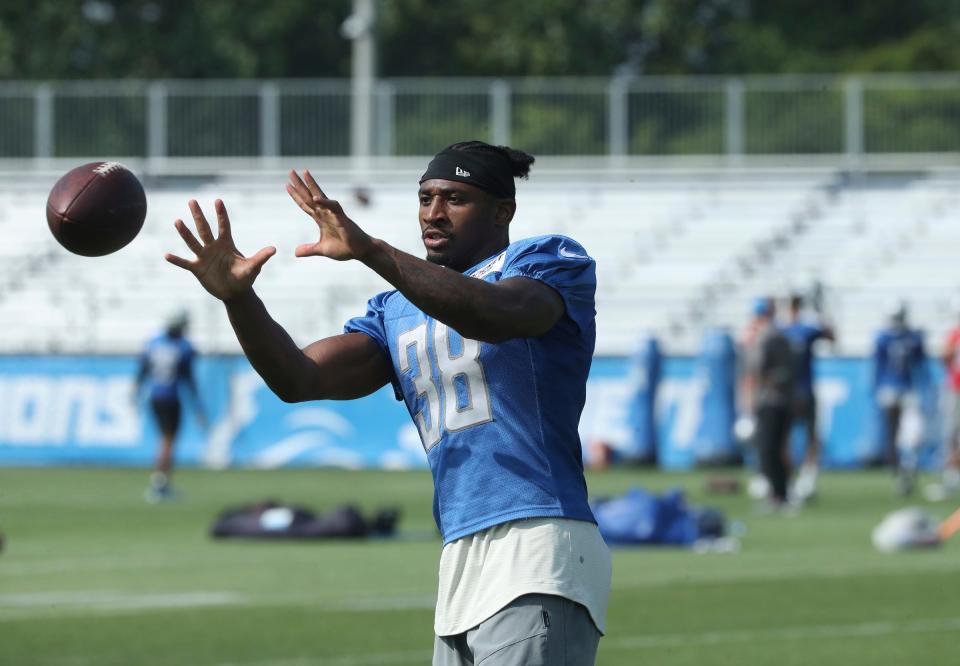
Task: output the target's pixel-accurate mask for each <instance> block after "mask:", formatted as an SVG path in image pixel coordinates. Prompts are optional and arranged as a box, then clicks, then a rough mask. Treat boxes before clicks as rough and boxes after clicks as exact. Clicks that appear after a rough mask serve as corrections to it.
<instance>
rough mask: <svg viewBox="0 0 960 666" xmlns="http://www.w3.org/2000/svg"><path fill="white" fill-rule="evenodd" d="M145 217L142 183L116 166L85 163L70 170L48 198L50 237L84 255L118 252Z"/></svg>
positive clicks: (113, 163)
mask: <svg viewBox="0 0 960 666" xmlns="http://www.w3.org/2000/svg"><path fill="white" fill-rule="evenodd" d="M146 215H147V197H146V195H145V194H144V192H143V185H141V184H140V181H139V180H137V177H136V176H134V175H133V173H132V172H131V171H130V170H129V169H127V168H126V167H125V166H123V165H122V164H120V163H119V162H90V163H88V164H83V165H81V166H78V167H76V168H74V169H71V170H70V171H68V172H67V173H65V174H64V175H63V177H62V178H60V180H58V181H57V183H56V185H54V186H53V189H52V190H50V196H49V197H47V224H48V225H49V226H50V231H51V233H53V237H54V238H56V239H57V241H58V242H59V243H60V244H61V245H62V246H63V247H65V248H67V249H68V250H70V251H71V252H73V253H74V254H80V255H83V256H85V257H101V256H103V255H105V254H110V253H111V252H116V251H117V250H119V249H120V248H122V247H123V246H124V245H126V244H127V243H129V242H130V241H132V240H133V239H134V238H135V237H136V235H137V234H138V233H139V232H140V229H141V228H142V227H143V219H144V217H146Z"/></svg>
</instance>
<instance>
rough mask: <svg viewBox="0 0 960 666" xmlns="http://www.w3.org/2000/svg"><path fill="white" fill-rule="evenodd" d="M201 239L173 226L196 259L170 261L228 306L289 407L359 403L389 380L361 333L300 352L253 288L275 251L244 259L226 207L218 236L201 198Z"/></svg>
mask: <svg viewBox="0 0 960 666" xmlns="http://www.w3.org/2000/svg"><path fill="white" fill-rule="evenodd" d="M189 205H190V212H191V214H192V215H193V219H194V222H195V224H196V228H197V235H198V236H199V240H198V239H197V238H196V237H195V236H194V235H193V233H192V232H191V231H190V230H189V229H188V228H187V226H186V225H185V224H184V223H183V220H177V221H176V222H175V226H176V228H177V231H178V232H179V233H180V237H181V238H183V241H184V243H186V245H187V247H188V248H189V249H190V250H191V251H192V252H193V253H194V254H195V255H196V259H193V260H190V259H184V258H183V257H179V256H176V255H173V254H167V255H165V258H166V260H167V261H169V262H170V263H171V264H173V265H175V266H179V267H180V268H183V269H185V270H188V271H190V272H191V273H193V275H194V276H195V277H196V278H197V280H198V281H199V282H200V284H201V285H202V286H203V288H204V289H206V290H207V291H208V292H210V294H212V295H213V296H215V297H216V298H218V299H220V300H221V301H223V303H224V305H225V306H226V308H227V314H228V316H229V317H230V323H231V325H232V326H233V329H234V331H235V332H236V334H237V339H238V340H239V342H240V346H241V347H242V348H243V351H244V353H245V354H246V356H247V358H248V359H249V360H250V363H251V365H253V367H254V369H255V370H256V371H257V372H258V373H259V374H260V376H261V377H263V380H264V381H265V382H266V383H267V386H269V387H270V389H271V390H272V391H273V392H274V393H276V394H277V395H278V396H279V397H280V398H281V399H282V400H284V401H286V402H301V401H304V400H322V399H349V398H357V397H360V396H363V395H367V394H369V393H372V392H374V391H376V390H377V389H378V388H380V387H381V386H383V385H385V384H386V383H387V382H388V381H389V380H390V365H389V362H388V360H387V358H386V356H385V355H384V354H383V352H382V351H381V350H380V348H379V347H378V346H377V344H376V342H374V341H373V339H371V338H370V337H368V336H367V335H365V334H363V333H347V334H344V335H337V336H333V337H330V338H325V339H323V340H318V341H317V342H314V343H313V344H311V345H309V346H307V347H306V348H304V349H300V348H299V347H298V346H297V344H296V343H295V342H294V341H293V339H292V338H291V337H290V335H289V334H288V333H287V332H286V331H285V330H284V329H283V327H282V326H280V325H279V324H278V323H277V322H276V321H274V319H273V318H272V317H271V316H270V314H269V313H268V312H267V309H266V307H264V305H263V302H262V301H261V300H260V298H259V297H258V296H257V295H256V294H255V293H254V291H253V283H254V281H255V280H256V278H257V275H259V273H260V269H261V268H263V265H264V264H265V263H266V262H267V260H268V259H270V257H272V256H273V255H274V254H275V253H276V249H275V248H273V247H265V248H263V249H262V250H260V251H259V252H257V253H256V254H254V255H253V256H252V257H244V256H243V255H242V254H241V253H240V252H239V250H237V247H236V245H235V244H234V241H233V237H232V235H231V232H230V220H229V218H228V217H227V210H226V208H225V207H224V205H223V202H222V201H220V200H217V201H216V203H215V209H216V212H217V223H218V226H219V233H218V235H217V237H216V238H214V236H213V232H212V231H211V229H210V225H209V224H208V223H207V220H206V218H205V217H204V215H203V212H202V211H201V210H200V207H199V205H197V202H196V201H190V204H189Z"/></svg>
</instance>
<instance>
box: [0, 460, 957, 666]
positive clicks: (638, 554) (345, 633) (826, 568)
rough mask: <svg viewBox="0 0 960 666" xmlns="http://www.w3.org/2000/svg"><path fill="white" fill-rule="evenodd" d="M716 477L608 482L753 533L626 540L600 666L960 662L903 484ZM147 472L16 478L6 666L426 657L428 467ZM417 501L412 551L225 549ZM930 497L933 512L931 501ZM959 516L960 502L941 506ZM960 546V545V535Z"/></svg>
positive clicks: (855, 477)
mask: <svg viewBox="0 0 960 666" xmlns="http://www.w3.org/2000/svg"><path fill="white" fill-rule="evenodd" d="M705 476H706V475H705V474H703V473H693V474H683V475H673V474H663V473H654V472H640V471H636V470H615V471H611V472H607V473H602V474H597V473H595V474H591V475H590V477H589V484H590V488H591V492H592V494H593V495H594V496H598V495H607V494H613V493H616V492H620V491H622V490H625V489H626V488H628V487H630V486H631V485H643V486H644V487H646V488H648V489H654V490H660V489H665V488H667V487H671V486H680V487H683V488H685V489H686V490H687V492H688V496H689V499H690V501H691V503H692V504H695V505H698V506H703V505H710V506H716V507H718V508H720V509H722V510H723V511H724V512H725V513H726V514H727V515H728V516H729V517H730V518H732V519H733V520H736V521H740V522H741V523H743V524H744V525H745V526H746V534H745V536H744V537H743V539H742V550H741V551H740V552H739V553H734V554H719V553H709V554H696V553H694V552H692V551H686V550H675V549H618V550H616V551H614V578H613V591H612V596H611V602H610V608H609V615H608V627H607V629H608V635H607V637H606V638H604V639H603V641H602V642H601V648H600V654H599V658H598V663H599V664H603V665H610V666H614V665H619V664H623V665H626V664H631V665H632V664H638V663H643V664H660V665H668V666H672V665H681V664H690V665H691V666H692V665H696V666H710V665H712V664H717V665H720V664H724V665H726V664H738V665H747V664H772V663H776V664H778V665H781V666H788V665H792V664H797V665H800V664H804V665H807V664H817V665H818V666H825V665H827V664H838V665H842V666H857V665H859V664H864V665H867V664H869V665H870V666H884V665H891V666H893V665H898V666H899V665H902V664H919V663H923V664H947V663H954V661H953V660H954V659H955V654H956V643H955V641H956V635H957V632H958V630H960V600H958V598H957V595H956V593H955V591H954V583H955V581H956V577H957V574H958V573H960V558H958V548H960V545H958V543H948V544H947V545H946V546H945V547H943V548H941V549H939V550H935V551H929V552H911V553H901V554H894V555H883V554H880V553H877V552H876V551H874V550H873V548H872V546H871V545H870V530H871V529H872V528H873V526H874V525H875V524H876V523H877V522H879V520H880V519H881V518H882V517H883V516H884V515H885V514H886V513H887V512H888V511H891V510H893V509H895V508H897V507H899V506H901V505H902V502H901V501H899V500H898V499H897V498H896V497H895V496H894V494H893V485H892V482H891V479H890V478H889V476H887V475H884V474H881V473H874V472H865V473H857V474H828V475H824V476H823V478H822V481H821V499H820V500H819V501H818V503H817V504H815V505H814V506H811V507H809V508H806V509H804V510H803V511H802V512H801V513H800V514H799V515H796V516H784V515H761V514H758V513H757V512H756V511H755V510H754V507H753V506H752V504H751V503H750V502H749V500H747V499H746V498H745V497H744V496H743V495H731V496H707V495H706V494H705V492H704V487H705V484H704V480H705ZM146 477H147V474H146V472H144V471H142V470H118V469H0V530H2V532H3V533H4V534H5V536H6V546H5V548H4V551H3V553H0V664H11V665H17V666H30V665H34V664H44V665H48V664H49V665H55V666H83V665H87V664H89V665H91V666H92V665H96V666H112V665H116V666H121V665H122V666H130V665H139V664H144V665H154V664H156V665H161V664H163V665H165V666H167V665H184V666H225V665H227V664H230V665H234V666H307V665H311V664H331V665H342V666H350V665H361V664H396V665H403V664H426V663H429V660H430V653H431V647H432V630H431V628H432V606H433V600H434V594H435V589H436V587H435V586H436V566H437V560H438V556H439V548H440V543H439V539H438V537H437V536H436V533H435V531H434V528H433V521H432V517H431V514H430V494H431V484H430V479H429V475H428V474H426V473H423V472H346V471H336V470H295V471H270V472H262V471H256V472H255V471H229V472H206V471H194V470H185V471H182V472H180V473H178V475H177V483H178V486H179V487H180V488H181V489H182V490H183V491H184V494H185V497H184V500H183V501H181V502H177V503H170V504H164V505H158V506H151V505H148V504H146V503H145V502H144V501H143V499H142V491H143V488H144V485H145V482H146ZM266 497H275V498H279V499H283V500H284V501H288V502H299V503H303V504H305V505H308V506H311V507H313V508H315V509H318V510H323V509H325V508H329V507H331V506H334V505H336V504H339V503H343V502H345V501H354V502H356V503H358V504H359V505H360V506H361V507H363V508H364V509H365V510H368V511H369V510H372V509H374V508H376V507H378V506H383V505H391V504H392V505H398V506H400V507H401V509H402V511H403V517H402V520H401V523H400V526H401V534H400V537H399V538H398V539H395V540H390V541H371V542H362V543H361V542H345V541H340V542H328V543H310V544H303V543H256V542H215V541H212V540H211V539H209V538H208V537H207V536H206V530H207V529H208V527H209V525H210V523H211V522H212V520H213V518H214V516H215V515H216V514H217V513H218V512H219V511H220V510H221V509H222V508H224V507H226V506H229V505H235V504H242V503H248V502H250V501H253V500H258V499H263V498H266ZM914 503H919V504H923V502H922V500H915V501H914ZM926 508H927V509H928V510H929V511H930V512H931V513H932V514H933V515H934V516H935V517H938V518H944V517H946V515H947V514H948V513H949V512H950V510H952V508H953V506H949V505H947V504H940V505H928V506H927V507H926ZM957 538H958V539H960V537H957Z"/></svg>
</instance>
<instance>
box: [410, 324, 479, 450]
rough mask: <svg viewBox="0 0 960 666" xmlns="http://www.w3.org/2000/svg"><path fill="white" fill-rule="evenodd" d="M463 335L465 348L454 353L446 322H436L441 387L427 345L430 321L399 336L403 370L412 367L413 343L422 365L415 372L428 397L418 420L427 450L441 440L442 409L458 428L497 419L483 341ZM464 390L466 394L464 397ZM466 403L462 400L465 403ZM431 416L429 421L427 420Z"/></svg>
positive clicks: (435, 349)
mask: <svg viewBox="0 0 960 666" xmlns="http://www.w3.org/2000/svg"><path fill="white" fill-rule="evenodd" d="M460 339H461V349H460V351H459V352H458V353H456V354H455V353H454V351H453V348H452V345H451V340H450V336H449V328H448V327H447V325H446V324H442V323H440V322H436V324H435V325H434V328H433V345H432V346H433V352H434V356H435V357H436V359H437V375H438V376H439V378H440V386H439V387H438V386H437V385H436V383H435V382H434V380H433V372H432V368H431V365H430V357H431V354H430V352H429V350H428V349H427V324H426V323H423V324H420V325H419V326H417V327H416V328H414V329H413V330H410V331H407V332H405V333H401V334H400V337H399V339H398V344H397V346H398V348H399V349H398V352H399V355H400V359H399V363H400V372H406V371H407V370H409V369H410V359H409V354H410V351H409V350H410V347H413V348H414V355H415V356H416V358H417V365H418V366H419V369H418V372H417V374H415V375H413V385H414V388H416V390H417V398H418V399H419V398H420V397H421V396H425V397H426V401H425V402H426V404H425V406H424V408H423V409H422V410H420V411H419V412H417V414H416V416H415V417H414V420H415V421H416V423H417V428H418V429H419V430H420V439H421V441H422V442H423V448H424V449H425V450H427V451H429V450H430V449H432V448H433V447H434V446H436V444H437V442H439V441H440V411H441V409H442V411H443V423H444V427H445V428H446V429H447V430H448V431H450V432H454V431H457V430H464V429H465V428H470V427H473V426H475V425H480V424H481V423H487V422H488V421H492V420H493V415H492V414H491V411H490V393H489V390H488V389H487V380H486V377H485V376H484V374H483V366H482V365H481V364H480V343H479V342H477V341H476V340H469V339H467V338H460ZM458 387H459V389H460V390H459V391H458ZM460 394H463V395H464V396H465V399H464V400H463V401H461V400H460ZM441 403H442V404H441ZM461 403H462V404H461ZM428 419H429V424H428V423H427V422H426V421H427V420H428Z"/></svg>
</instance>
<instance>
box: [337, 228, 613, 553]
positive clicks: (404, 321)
mask: <svg viewBox="0 0 960 666" xmlns="http://www.w3.org/2000/svg"><path fill="white" fill-rule="evenodd" d="M595 269H596V266H595V264H594V261H593V259H592V258H590V257H589V256H588V255H587V253H586V251H585V250H584V249H583V247H581V246H580V245H579V244H578V243H577V242H576V241H573V240H571V239H569V238H566V237H564V236H540V237H535V238H529V239H525V240H521V241H517V242H515V243H512V244H510V245H509V246H508V247H507V248H506V249H505V250H503V251H502V252H500V253H499V254H497V255H495V256H493V257H490V258H488V259H486V260H484V261H482V262H480V263H479V264H477V265H476V266H474V267H472V268H470V269H468V270H467V271H464V275H467V276H470V277H473V278H476V279H479V280H484V281H486V282H497V281H499V280H505V279H507V278H513V277H525V278H531V279H534V280H539V281H541V282H543V283H544V284H547V285H549V286H550V287H551V288H553V289H554V290H555V291H556V292H557V293H558V294H559V295H560V296H561V297H562V298H563V302H564V306H565V313H564V315H563V316H562V317H561V318H560V320H559V321H558V322H557V324H555V325H554V326H553V328H551V329H550V330H549V331H548V332H547V333H546V334H544V335H543V336H540V337H536V338H514V339H511V340H507V341H505V342H500V343H496V344H493V343H486V342H478V341H476V340H470V339H466V338H464V337H463V336H461V335H460V334H459V333H457V332H456V331H455V330H453V329H451V328H449V327H448V326H447V325H446V324H444V323H442V322H440V321H437V320H436V319H433V318H432V317H428V316H427V315H426V314H424V313H423V312H421V311H420V310H419V309H418V308H417V307H416V306H414V305H413V304H412V303H410V301H408V300H407V298H406V297H405V296H404V295H403V294H401V293H400V292H398V291H389V292H385V293H382V294H379V295H377V296H375V297H374V298H372V299H371V300H370V301H369V303H368V306H367V307H368V309H367V314H366V316H364V317H358V318H355V319H351V320H350V321H348V322H347V324H346V325H345V327H344V330H345V331H346V332H348V333H349V332H362V333H365V334H367V335H369V336H370V337H371V338H372V339H373V340H374V341H375V342H376V343H377V344H378V345H379V346H380V348H381V349H382V350H383V352H384V353H385V354H386V355H387V356H389V359H390V363H391V366H392V368H393V378H392V382H393V385H394V390H395V392H396V395H397V398H398V399H400V400H403V401H404V403H405V404H406V407H407V410H408V411H409V413H410V416H411V418H412V419H413V421H414V422H415V423H416V425H417V428H418V430H419V432H420V439H421V441H422V443H423V447H424V449H425V450H426V452H427V459H428V461H429V464H430V469H431V472H432V474H433V480H434V501H433V512H434V518H435V520H436V522H437V526H438V527H439V528H440V531H441V534H442V535H443V540H444V543H449V542H451V541H454V540H456V539H458V538H460V537H463V536H466V535H469V534H473V533H475V532H479V531H480V530H483V529H486V528H488V527H491V526H493V525H498V524H501V523H504V522H507V521H511V520H518V519H522V518H541V517H542V518H546V517H561V518H571V519H575V520H588V521H591V522H595V521H594V518H593V514H592V512H591V511H590V507H589V505H588V503H587V489H586V482H585V481H584V478H583V460H582V452H581V447H580V437H579V434H578V430H577V427H578V423H579V420H580V413H581V411H582V410H583V404H584V400H585V397H586V380H587V374H588V373H589V370H590V363H591V360H592V358H593V350H594V343H595V339H596V328H595V315H596V312H595V310H594V297H595V292H596V270H595Z"/></svg>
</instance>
